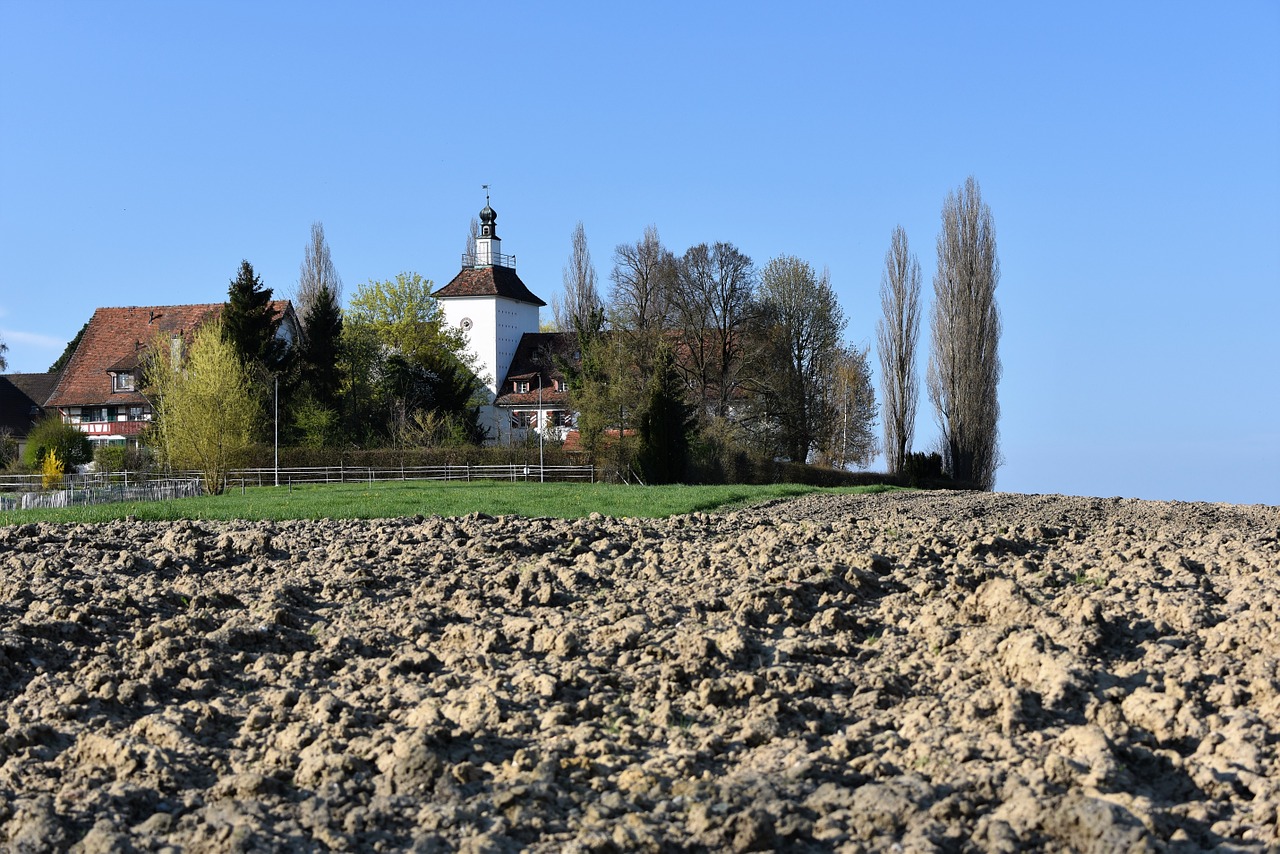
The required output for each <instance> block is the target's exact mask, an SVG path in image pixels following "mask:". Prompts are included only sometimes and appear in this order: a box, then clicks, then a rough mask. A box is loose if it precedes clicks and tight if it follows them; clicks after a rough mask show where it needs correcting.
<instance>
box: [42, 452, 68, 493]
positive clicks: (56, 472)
mask: <svg viewBox="0 0 1280 854" xmlns="http://www.w3.org/2000/svg"><path fill="white" fill-rule="evenodd" d="M40 468H41V471H40V486H41V487H43V488H44V489H59V488H61V486H62V475H63V474H65V473H66V469H65V468H64V467H63V465H62V460H60V459H58V451H57V449H56V448H52V449H50V450H49V452H48V453H46V454H45V455H44V459H43V460H42V461H41V463H40Z"/></svg>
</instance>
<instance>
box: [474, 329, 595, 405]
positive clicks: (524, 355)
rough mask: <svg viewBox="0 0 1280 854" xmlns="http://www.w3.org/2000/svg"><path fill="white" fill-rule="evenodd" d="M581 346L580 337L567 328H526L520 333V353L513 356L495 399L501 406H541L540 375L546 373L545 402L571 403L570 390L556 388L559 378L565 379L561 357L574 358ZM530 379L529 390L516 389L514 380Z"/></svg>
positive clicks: (544, 385) (543, 399)
mask: <svg viewBox="0 0 1280 854" xmlns="http://www.w3.org/2000/svg"><path fill="white" fill-rule="evenodd" d="M576 347H577V338H576V336H574V335H571V334H568V333H563V332H526V333H525V334H524V335H522V336H521V337H520V344H519V345H518V346H517V347H516V353H515V355H514V356H512V357H511V367H510V368H508V369H507V375H506V377H505V378H503V381H502V385H500V386H498V397H497V399H496V400H495V401H494V404H495V405H497V406H537V405H538V377H539V375H541V377H542V405H543V406H544V407H547V406H566V405H568V403H569V394H568V392H563V391H556V390H555V383H556V381H560V382H563V381H564V374H562V373H561V372H560V368H559V364H558V360H564V361H572V360H573V358H574V356H575V353H574V350H575V349H576ZM516 380H526V381H528V383H529V391H527V392H515V391H513V390H512V383H513V382H514V381H516Z"/></svg>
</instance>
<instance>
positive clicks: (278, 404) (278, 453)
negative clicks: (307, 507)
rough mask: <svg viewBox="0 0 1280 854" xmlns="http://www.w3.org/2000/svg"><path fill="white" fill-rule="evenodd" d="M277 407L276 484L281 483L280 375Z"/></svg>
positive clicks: (276, 394)
mask: <svg viewBox="0 0 1280 854" xmlns="http://www.w3.org/2000/svg"><path fill="white" fill-rule="evenodd" d="M274 379H275V399H276V404H275V409H276V429H275V433H276V435H275V445H276V486H279V485H280V375H279V374H276V375H275V377H274Z"/></svg>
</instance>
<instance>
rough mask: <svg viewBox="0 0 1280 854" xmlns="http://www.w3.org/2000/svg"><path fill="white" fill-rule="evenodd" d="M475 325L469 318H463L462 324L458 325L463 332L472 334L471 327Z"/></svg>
mask: <svg viewBox="0 0 1280 854" xmlns="http://www.w3.org/2000/svg"><path fill="white" fill-rule="evenodd" d="M474 325H475V324H474V323H472V322H471V318H469V317H464V318H462V322H461V323H459V324H458V326H460V327H462V331H463V332H470V331H471V327H472V326H474Z"/></svg>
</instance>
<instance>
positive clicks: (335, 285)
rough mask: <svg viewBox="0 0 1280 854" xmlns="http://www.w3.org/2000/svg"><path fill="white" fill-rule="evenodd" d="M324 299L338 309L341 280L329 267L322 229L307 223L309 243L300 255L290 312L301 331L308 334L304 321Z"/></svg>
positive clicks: (330, 259)
mask: <svg viewBox="0 0 1280 854" xmlns="http://www.w3.org/2000/svg"><path fill="white" fill-rule="evenodd" d="M322 296H324V297H325V298H326V299H328V301H329V302H330V303H332V304H333V307H334V308H335V309H338V310H339V311H340V310H341V306H342V277H341V276H339V275H338V270H337V268H336V267H334V266H333V257H332V256H331V255H330V253H329V244H328V242H327V241H326V240H325V238H324V225H323V223H320V222H318V221H317V222H313V223H311V240H310V241H308V243H307V248H306V249H305V250H304V251H303V254H302V265H301V266H300V267H299V269H298V290H297V293H296V294H295V295H294V309H295V310H296V311H297V312H298V317H300V318H302V326H303V329H304V330H305V331H306V332H307V333H308V334H310V332H311V328H310V327H309V326H307V322H308V321H307V318H308V317H310V316H311V313H312V309H313V308H314V307H315V303H316V301H317V300H318V299H320V298H321V297H322Z"/></svg>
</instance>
